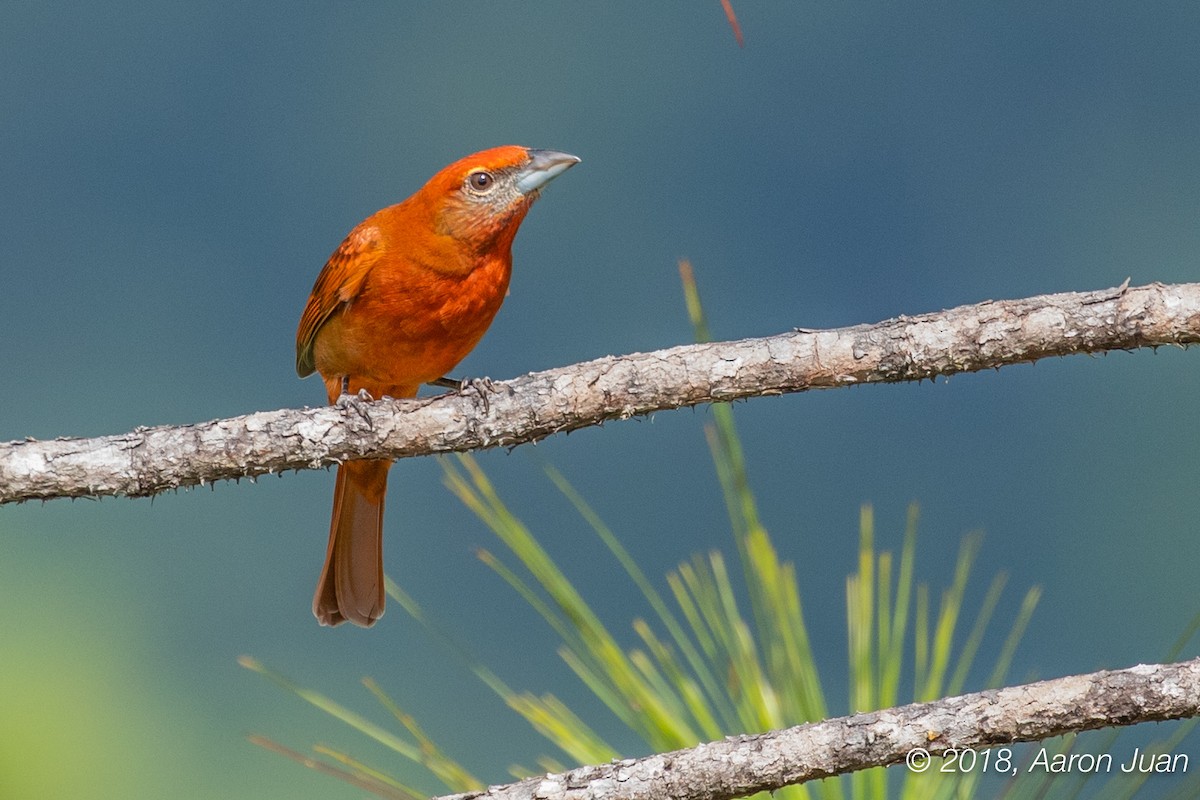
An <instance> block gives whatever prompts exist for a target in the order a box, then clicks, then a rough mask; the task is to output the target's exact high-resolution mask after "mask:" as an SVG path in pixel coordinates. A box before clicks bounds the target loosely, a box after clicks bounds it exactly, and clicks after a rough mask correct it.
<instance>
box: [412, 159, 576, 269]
mask: <svg viewBox="0 0 1200 800" xmlns="http://www.w3.org/2000/svg"><path fill="white" fill-rule="evenodd" d="M578 163H579V158H578V157H576V156H573V155H570V154H568V153H559V152H556V151H554V150H535V149H532V148H528V147H517V146H515V145H506V146H504V147H493V148H492V149H490V150H482V151H480V152H478V153H475V154H473V155H469V156H467V157H466V158H462V159H459V160H458V161H455V162H454V163H453V164H451V165H450V166H448V167H446V168H445V169H443V170H442V171H441V172H439V173H438V174H436V175H434V176H433V177H432V178H430V179H429V182H428V183H426V184H425V186H424V188H422V189H421V191H420V192H418V195H417V196H420V197H422V199H424V200H425V201H426V202H427V203H428V204H429V210H430V211H431V212H432V214H433V218H434V228H435V230H437V231H438V233H441V234H444V235H448V236H451V237H453V238H455V239H457V240H459V241H462V242H464V243H468V244H470V245H473V246H475V247H481V248H482V247H494V246H496V245H502V246H503V245H511V244H512V238H513V236H515V235H516V232H517V228H518V227H519V226H520V224H521V220H522V219H524V218H525V214H526V212H528V211H529V207H530V206H531V205H533V201H534V200H536V199H537V197H538V195H539V194H540V193H541V189H542V187H544V186H545V185H546V184H547V183H549V182H550V181H552V180H554V179H555V178H557V177H558V176H559V175H561V174H562V173H563V172H565V171H566V170H568V169H570V168H571V167H573V166H575V165H576V164H578Z"/></svg>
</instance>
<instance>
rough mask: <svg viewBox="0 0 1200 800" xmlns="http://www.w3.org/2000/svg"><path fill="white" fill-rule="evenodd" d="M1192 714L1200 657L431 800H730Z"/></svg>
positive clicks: (1198, 700) (1199, 686) (1198, 706)
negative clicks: (928, 757)
mask: <svg viewBox="0 0 1200 800" xmlns="http://www.w3.org/2000/svg"><path fill="white" fill-rule="evenodd" d="M1197 715H1200V659H1196V660H1194V661H1187V662H1183V663H1180V664H1159V665H1150V666H1137V667H1132V668H1130V669H1123V670H1109V671H1104V672H1096V673H1093V674H1090V675H1076V676H1072V677H1068V678H1058V679H1056V680H1050V681H1042V682H1040V683H1031V684H1027V685H1024V686H1012V687H1009V688H1007V689H998V690H990V691H986V692H979V693H977V694H968V695H962V696H960V697H950V698H947V699H945V700H938V701H936V702H933V703H918V704H914V705H909V706H903V707H900V708H892V709H888V710H886V711H875V712H871V713H868V714H855V715H854V716H850V717H841V718H839V719H831V720H827V721H825V722H816V723H812V724H809V725H800V726H798V727H795V728H788V729H786V730H780V731H771V732H770V733H763V734H759V735H756V736H737V737H731V738H728V739H725V740H724V741H720V742H712V743H709V744H702V745H700V746H698V747H694V748H691V749H689V750H678V751H675V752H673V753H662V754H658V755H653V756H648V757H646V758H638V759H626V760H622V761H614V762H612V763H610V764H603V765H599V766H589V767H580V768H579V769H574V770H571V771H569V772H564V773H562V774H555V775H545V776H541V777H537V778H529V779H527V780H524V781H520V782H518V783H513V784H508V785H505V786H493V787H490V788H488V789H487V790H486V791H481V792H468V793H465V794H456V795H445V796H444V797H441V798H435V799H434V800H477V799H479V800H665V799H667V798H669V800H727V798H734V797H744V796H746V795H749V794H753V793H754V792H760V791H770V790H773V789H778V788H780V787H783V786H788V785H791V784H796V783H804V782H805V781H810V780H814V779H817V778H824V777H828V776H830V775H838V774H841V773H845V772H853V771H856V770H860V769H866V768H867V767H874V766H884V765H887V764H896V763H899V762H902V761H905V760H906V758H908V757H910V756H909V754H910V753H912V752H913V751H914V750H917V748H921V749H923V750H924V751H926V752H928V753H930V754H932V755H940V754H942V753H945V752H946V751H947V750H950V749H959V750H962V749H967V748H973V749H983V748H996V747H999V746H1003V745H1007V744H1011V743H1014V742H1027V741H1035V740H1039V739H1046V738H1049V737H1052V736H1058V735H1061V734H1064V733H1069V732H1072V731H1085V730H1092V729H1095V728H1101V727H1110V726H1114V725H1132V724H1135V723H1138V722H1150V721H1161V720H1167V719H1179V718H1182V717H1193V716H1197ZM917 755H918V759H917V760H918V761H919V760H920V758H919V755H920V751H919V750H917ZM1118 759H1119V757H1117V756H1114V759H1113V760H1114V762H1115V761H1117V760H1118ZM964 763H965V762H964ZM977 763H983V762H982V758H981V759H980V760H979V761H978V762H977ZM1013 766H1014V767H1016V766H1017V765H1016V764H1015V763H1014V764H1013ZM936 768H937V764H936V762H935V764H934V765H933V767H932V768H931V769H930V770H929V772H931V773H935V770H936ZM1115 769H1116V768H1115V767H1114V771H1115ZM935 774H936V773H935Z"/></svg>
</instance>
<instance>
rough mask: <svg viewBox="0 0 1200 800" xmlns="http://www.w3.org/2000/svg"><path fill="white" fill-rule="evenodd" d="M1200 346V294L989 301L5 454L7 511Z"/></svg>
mask: <svg viewBox="0 0 1200 800" xmlns="http://www.w3.org/2000/svg"><path fill="white" fill-rule="evenodd" d="M1197 341H1200V284H1194V283H1192V284H1176V285H1162V284H1151V285H1148V286H1140V287H1136V288H1129V287H1128V285H1127V284H1126V285H1123V286H1120V287H1117V288H1115V289H1108V290H1103V291H1096V292H1082V293H1065V294H1053V295H1040V296H1037V297H1030V298H1026V299H1023V300H1007V301H988V302H984V303H979V304H976V305H969V306H961V307H959V308H955V309H951V310H949V311H941V312H938V313H934V314H922V315H920V316H916V317H898V318H896V319H891V320H886V321H884V322H879V323H875V324H872V325H856V326H853V327H848V328H837V329H833V330H824V331H810V330H796V331H793V332H790V333H784V334H780V335H778V336H769V337H765V338H761V339H743V340H741V341H736V342H713V343H707V344H697V345H687V346H681V347H673V348H670V349H667V350H658V351H655V352H652V353H636V354H633V355H628V356H622V357H614V356H608V357H605V358H599V359H596V360H595V361H588V362H585V363H581V364H575V365H572V366H569V367H561V368H558V369H552V370H547V371H545V372H535V373H530V374H528V375H524V376H522V377H519V378H514V379H512V380H509V381H501V382H497V383H494V384H491V385H490V386H488V387H485V386H481V385H479V384H478V383H477V384H475V385H473V386H470V387H469V388H468V389H467V390H466V391H464V392H462V393H454V394H448V395H441V396H439V397H432V398H425V399H417V400H403V401H394V400H384V401H381V402H376V403H363V402H358V401H349V402H346V401H343V402H342V403H341V404H340V405H338V406H326V407H322V408H316V409H303V410H300V409H285V410H281V411H266V412H259V413H255V414H248V415H246V416H241V417H233V418H230V419H222V420H215V421H213V422H206V423H198V424H194V425H181V426H174V427H158V428H138V429H137V430H134V431H132V432H130V433H127V434H122V435H119V436H104V437H99V438H95V439H56V440H54V441H43V442H39V441H24V442H9V443H4V444H0V504H4V503H12V502H19V501H22V500H32V499H49V498H54V497H100V496H106V495H127V496H130V497H140V496H147V495H153V494H156V493H158V492H162V491H166V490H168V489H174V488H178V487H181V486H194V485H197V484H201V485H202V484H205V483H210V482H213V481H217V480H225V479H230V478H239V477H253V476H256V475H262V474H265V473H273V472H280V471H282V470H288V469H313V468H318V467H324V466H328V465H330V464H334V463H338V462H340V461H344V460H347V459H352V458H360V457H364V456H373V457H387V458H407V457H411V456H418V455H428V454H431V453H447V452H453V451H466V450H475V449H481V448H487V447H513V446H515V445H519V444H524V443H526V442H531V441H535V440H537V439H541V438H543V437H546V436H549V435H551V434H553V433H559V432H562V431H572V430H576V429H579V428H583V427H586V426H589V425H598V424H600V423H602V422H604V421H606V420H611V419H626V418H629V417H632V416H635V415H639V414H649V413H651V412H654V411H661V410H665V409H670V408H680V407H683V406H693V405H698V404H701V403H712V402H723V401H729V400H737V399H742V398H748V397H756V396H760V395H775V394H783V393H785V392H802V391H807V390H809V389H830V388H835V387H839V386H849V385H854V384H861V383H880V382H897V381H912V380H921V379H923V378H933V377H935V376H937V375H951V374H954V373H957V372H973V371H977V370H983V369H992V368H996V367H1001V366H1005V365H1007V364H1015V363H1020V362H1026V361H1036V360H1038V359H1040V358H1045V357H1046V356H1063V355H1069V354H1072V353H1097V352H1104V351H1108V350H1129V349H1133V348H1138V347H1158V346H1161V345H1167V344H1174V345H1186V344H1191V343H1194V342H1197Z"/></svg>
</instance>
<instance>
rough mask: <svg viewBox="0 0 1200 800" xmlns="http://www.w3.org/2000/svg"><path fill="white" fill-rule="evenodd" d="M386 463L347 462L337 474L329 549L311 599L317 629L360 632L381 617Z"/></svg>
mask: <svg viewBox="0 0 1200 800" xmlns="http://www.w3.org/2000/svg"><path fill="white" fill-rule="evenodd" d="M391 466H392V462H391V461H376V460H369V461H347V462H346V463H344V464H342V465H340V466H339V467H338V470H337V486H336V488H335V489H334V494H333V522H332V523H331V525H330V527H329V549H328V550H327V551H326V553H325V566H324V567H323V568H322V569H321V579H320V581H319V582H318V583H317V593H316V595H315V596H314V597H313V614H315V615H316V617H317V620H318V621H320V623H321V624H322V625H339V624H341V623H343V622H346V621H350V622H353V623H354V624H355V625H360V626H362V627H364V628H367V627H370V626H371V625H373V624H375V620H377V619H379V618H380V617H382V616H383V603H384V597H383V500H384V495H386V494H387V474H388V469H389V468H390V467H391Z"/></svg>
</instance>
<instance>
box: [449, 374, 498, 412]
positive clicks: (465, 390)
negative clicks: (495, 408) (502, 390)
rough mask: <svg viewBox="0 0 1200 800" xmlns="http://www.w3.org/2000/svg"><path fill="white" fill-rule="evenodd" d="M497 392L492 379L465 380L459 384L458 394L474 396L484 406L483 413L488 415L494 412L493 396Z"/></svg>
mask: <svg viewBox="0 0 1200 800" xmlns="http://www.w3.org/2000/svg"><path fill="white" fill-rule="evenodd" d="M495 391H496V384H495V383H493V382H492V379H491V378H463V379H462V380H461V381H459V382H458V393H459V394H461V395H468V394H473V395H475V396H476V397H478V398H479V402H481V403H482V404H483V413H485V414H486V413H488V412H489V411H491V410H492V399H491V395H492V394H493V393H494V392H495Z"/></svg>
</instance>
